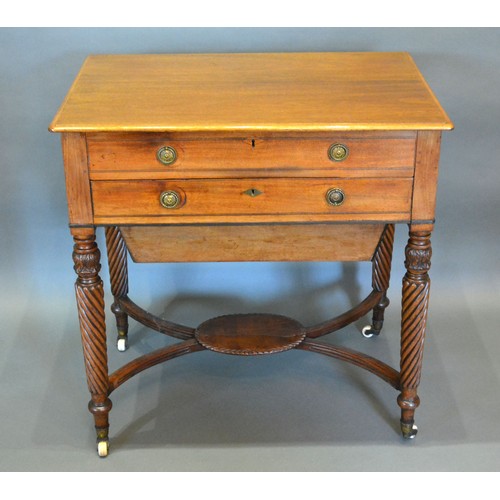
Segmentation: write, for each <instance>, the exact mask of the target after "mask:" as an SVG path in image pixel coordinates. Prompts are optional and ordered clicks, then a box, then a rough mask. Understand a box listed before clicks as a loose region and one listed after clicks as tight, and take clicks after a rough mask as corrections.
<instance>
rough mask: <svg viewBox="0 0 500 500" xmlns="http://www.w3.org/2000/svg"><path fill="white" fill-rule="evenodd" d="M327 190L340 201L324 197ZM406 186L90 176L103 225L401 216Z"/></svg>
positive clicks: (406, 205)
mask: <svg viewBox="0 0 500 500" xmlns="http://www.w3.org/2000/svg"><path fill="white" fill-rule="evenodd" d="M332 189H333V190H336V191H335V194H334V196H333V200H330V201H333V202H335V201H337V202H338V201H339V200H338V198H339V197H340V198H342V195H343V201H342V203H341V204H338V205H334V204H332V203H329V202H328V200H327V197H328V194H329V193H331V190H332ZM411 189H412V180H411V179H335V178H328V179H324V178H320V179H224V180H207V179H201V180H177V181H128V182H125V181H124V182H122V181H94V182H93V183H92V196H93V204H94V220H95V222H96V223H104V224H106V223H108V224H109V223H121V224H126V223H131V224H134V223H141V224H142V223H157V224H172V223H181V224H182V223H211V222H272V221H274V222H305V221H309V222H311V221H312V222H314V221H335V220H339V221H340V220H344V221H345V220H380V221H406V220H408V218H409V213H410V200H411ZM166 193H167V194H166ZM339 193H340V194H339ZM162 196H163V198H162ZM161 200H163V202H164V205H166V206H164V205H162V202H161ZM176 203H177V205H176V206H174V207H171V208H168V207H169V206H171V205H175V204H176Z"/></svg>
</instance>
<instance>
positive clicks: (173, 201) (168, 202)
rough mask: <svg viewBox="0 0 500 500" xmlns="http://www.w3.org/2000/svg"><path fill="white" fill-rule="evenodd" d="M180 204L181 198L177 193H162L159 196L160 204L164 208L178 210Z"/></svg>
mask: <svg viewBox="0 0 500 500" xmlns="http://www.w3.org/2000/svg"><path fill="white" fill-rule="evenodd" d="M181 202H182V197H181V195H180V194H179V193H178V192H177V191H163V193H161V194H160V203H161V206H162V207H164V208H178V207H179V206H180V204H181Z"/></svg>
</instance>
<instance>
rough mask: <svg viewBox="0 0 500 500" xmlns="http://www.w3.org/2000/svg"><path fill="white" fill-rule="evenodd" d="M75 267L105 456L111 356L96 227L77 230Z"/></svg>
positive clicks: (89, 374) (85, 350)
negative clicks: (107, 339) (108, 356)
mask: <svg viewBox="0 0 500 500" xmlns="http://www.w3.org/2000/svg"><path fill="white" fill-rule="evenodd" d="M72 232H73V238H74V243H75V245H74V250H73V261H74V263H75V265H74V269H75V272H76V274H77V279H76V283H75V291H76V301H77V307H78V318H79V321H80V332H81V337H82V346H83V358H84V362H85V372H86V375H87V385H88V388H89V391H90V396H91V400H90V403H89V410H90V412H91V413H92V414H93V415H94V422H95V427H96V432H97V442H98V449H99V450H100V451H99V454H100V455H101V456H105V455H106V454H107V448H108V429H109V421H108V413H109V411H110V410H111V401H110V400H109V398H108V391H109V378H108V358H107V349H106V324H105V318H104V290H103V284H102V280H101V278H100V276H99V270H100V268H101V265H100V263H99V261H100V252H99V249H98V248H97V244H96V242H95V233H94V229H87V228H78V229H76V228H75V229H73V230H72Z"/></svg>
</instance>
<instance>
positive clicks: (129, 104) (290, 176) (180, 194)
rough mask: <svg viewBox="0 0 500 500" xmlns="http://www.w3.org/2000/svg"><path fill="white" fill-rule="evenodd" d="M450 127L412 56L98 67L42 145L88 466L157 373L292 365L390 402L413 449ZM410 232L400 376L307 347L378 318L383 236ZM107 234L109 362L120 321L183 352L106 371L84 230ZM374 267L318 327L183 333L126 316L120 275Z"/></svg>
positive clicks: (136, 310) (385, 256)
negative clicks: (206, 359)
mask: <svg viewBox="0 0 500 500" xmlns="http://www.w3.org/2000/svg"><path fill="white" fill-rule="evenodd" d="M452 128H453V124H452V123H451V121H450V119H449V118H448V117H447V115H446V113H445V112H444V111H443V109H442V108H441V106H440V105H439V103H438V101H437V100H436V98H435V97H434V95H433V94H432V92H431V90H430V88H429V87H428V85H427V84H426V82H425V81H424V79H423V77H422V76H421V74H420V72H419V71H418V69H417V67H416V65H415V64H414V62H413V60H412V59H411V57H410V56H409V55H408V54H407V53H376V52H373V53H283V54H273V53H268V54H198V55H97V56H90V57H88V58H87V60H86V61H85V63H84V65H83V67H82V69H81V71H80V73H79V75H78V77H77V78H76V80H75V82H74V83H73V86H72V87H71V90H70V91H69V93H68V95H67V97H66V99H65V100H64V102H63V104H62V106H61V108H60V110H59V112H58V113H57V115H56V117H55V118H54V120H53V122H52V124H51V125H50V127H49V129H50V130H51V131H52V132H60V133H61V134H62V148H63V157H64V169H65V174H66V188H67V197H68V208H69V222H70V229H71V233H72V235H73V238H74V252H73V260H74V269H75V271H76V274H77V280H76V285H75V288H76V298H77V306H78V315H79V320H80V329H81V338H82V344H83V355H84V361H85V369H86V375H87V382H88V388H89V391H90V395H91V401H90V403H89V409H90V411H91V413H92V414H93V416H94V420H95V427H96V431H97V448H98V454H99V456H106V455H107V454H108V448H109V438H108V428H109V423H108V414H109V411H110V410H111V401H110V399H109V396H110V394H111V393H112V392H113V391H114V390H115V389H116V388H117V387H119V386H120V385H122V384H123V383H124V382H126V381H127V380H128V379H130V378H131V377H132V376H134V375H136V374H138V373H140V372H141V371H143V370H145V369H146V368H149V367H151V366H154V365H156V364H158V363H162V362H164V361H167V360H169V359H172V358H175V357H177V356H182V355H185V354H189V353H193V352H197V351H202V350H206V349H208V350H211V351H216V352H220V353H226V354H235V355H258V354H270V353H276V352H282V351H286V350H288V349H304V350H308V351H312V352H317V353H321V354H324V355H327V356H331V357H333V358H337V359H340V360H343V361H346V362H348V363H352V364H354V365H356V366H358V367H360V368H363V369H365V370H368V371H370V372H372V373H373V374H375V375H376V376H378V377H380V378H381V379H383V380H384V381H386V382H387V383H388V384H390V385H391V386H393V387H394V388H395V389H396V390H397V391H398V393H399V396H398V398H397V402H398V405H399V406H400V408H401V431H402V435H403V437H405V438H412V437H414V436H415V434H416V426H415V424H414V413H415V410H416V408H417V407H418V405H419V398H418V395H417V388H418V386H419V381H420V376H421V368H422V353H423V346H424V335H425V328H426V319H427V307H428V299H429V276H428V271H429V268H430V264H431V243H430V236H431V232H432V230H433V226H434V211H435V199H436V187H437V174H438V157H439V150H440V140H441V132H442V131H443V130H451V129H452ZM397 223H405V224H408V226H409V240H408V244H407V246H406V249H405V256H406V259H405V261H404V263H405V267H406V274H405V276H404V278H403V292H402V320H401V360H400V367H399V369H395V368H393V367H390V366H388V365H387V364H385V363H384V362H382V361H380V360H378V359H375V358H373V357H371V356H368V355H366V354H364V353H361V352H357V351H353V350H351V349H348V348H345V347H340V346H335V345H331V344H326V343H324V342H321V341H319V340H318V339H319V338H320V337H322V336H324V335H327V334H330V333H332V332H335V331H337V330H339V329H340V328H342V327H344V326H346V325H348V324H350V323H352V322H353V321H355V320H357V319H359V318H361V317H362V316H363V315H365V314H367V313H368V312H370V311H373V319H372V322H371V325H369V326H368V327H365V328H364V329H363V334H364V335H365V336H367V337H369V336H372V335H378V334H379V333H380V330H381V328H382V324H383V321H384V310H385V308H386V307H387V305H388V304H389V300H388V298H387V289H388V286H389V278H390V271H391V258H392V250H393V240H394V225H395V224H397ZM98 226H102V227H104V228H105V234H106V246H107V254H108V264H109V271H110V277H111V292H112V294H113V296H114V302H113V304H112V306H111V310H112V312H113V313H114V314H115V316H116V323H117V328H118V340H117V345H118V350H125V349H126V348H127V342H128V340H127V330H128V318H129V317H131V318H134V319H135V320H137V321H139V322H141V323H142V324H144V325H146V326H148V327H150V328H152V329H153V330H156V331H158V332H160V333H162V334H166V335H170V336H173V337H175V338H177V339H179V340H180V342H178V343H176V344H174V345H169V346H167V347H164V348H161V349H159V350H156V351H154V352H151V353H149V354H146V355H143V356H140V357H138V358H137V359H135V360H133V361H131V362H129V363H127V364H125V365H124V366H122V367H121V368H119V369H118V370H116V371H115V372H114V373H111V374H110V373H109V371H108V361H107V343H106V328H105V321H104V314H105V308H104V292H103V283H102V281H101V278H100V277H99V270H100V267H101V266H100V252H99V249H98V248H97V245H96V241H95V231H96V227H98ZM128 254H130V256H131V258H132V260H133V261H134V262H204V261H207V262H208V261H223V262H228V261H371V262H372V269H373V272H372V288H373V289H372V292H371V293H370V294H369V295H368V297H366V298H365V299H364V300H363V301H362V302H361V303H360V304H359V305H357V306H356V307H354V308H352V309H351V310H349V311H347V312H346V313H344V314H342V315H340V316H338V317H335V318H333V319H331V320H328V321H325V322H321V323H318V324H315V325H310V326H304V325H302V324H300V323H299V322H298V321H296V320H295V319H292V318H287V317H283V316H280V315H274V314H236V313H235V314H231V315H227V316H222V317H216V318H213V319H210V320H208V321H205V322H204V323H202V324H201V325H199V326H198V327H197V328H192V327H188V326H184V325H180V324H175V323H173V322H170V321H167V320H165V319H162V318H158V317H155V316H154V315H152V314H151V313H149V312H147V311H145V310H144V309H143V308H141V307H140V306H139V305H137V304H136V303H135V302H133V301H132V300H131V299H130V298H129V288H128V274H127V260H128Z"/></svg>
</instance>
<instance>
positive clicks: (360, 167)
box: [87, 132, 415, 180]
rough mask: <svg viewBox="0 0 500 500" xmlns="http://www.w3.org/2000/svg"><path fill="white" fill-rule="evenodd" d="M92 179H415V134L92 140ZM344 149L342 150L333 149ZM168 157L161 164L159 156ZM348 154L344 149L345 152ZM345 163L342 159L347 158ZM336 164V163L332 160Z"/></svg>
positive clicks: (122, 136) (91, 137)
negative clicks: (374, 177)
mask: <svg viewBox="0 0 500 500" xmlns="http://www.w3.org/2000/svg"><path fill="white" fill-rule="evenodd" d="M87 144H88V154H89V168H90V176H91V179H94V180H99V179H101V180H106V179H109V180H111V179H178V178H179V179H180V178H187V177H190V178H193V177H197V178H227V177H262V176H266V177H326V176H335V177H344V176H346V177H352V176H355V177H373V176H377V177H392V176H396V177H411V176H412V175H413V165H414V159H415V133H414V132H398V133H386V134H378V135H374V134H367V133H357V134H353V133H351V134H349V133H343V134H332V135H331V136H329V137H326V138H307V139H304V138H255V139H251V138H250V139H241V138H224V139H192V140H187V139H183V140H172V139H168V138H166V137H165V136H161V135H158V134H150V135H148V134H142V135H137V134H129V135H128V134H120V135H118V136H117V137H116V138H115V140H110V138H109V136H106V137H103V136H100V135H98V134H94V135H92V134H91V135H89V136H88V137H87ZM335 145H340V147H339V148H333V150H332V146H335ZM162 148H166V149H164V150H163V151H164V152H165V153H164V155H163V161H166V162H167V163H168V162H169V161H171V162H172V163H170V164H163V163H161V161H160V159H159V158H158V156H160V157H161V153H160V154H159V151H161V150H162ZM342 148H345V149H342ZM344 151H345V153H346V154H345V157H344V158H343V159H342V154H340V155H336V153H335V152H337V153H342V152H344ZM332 157H333V158H335V159H332Z"/></svg>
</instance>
